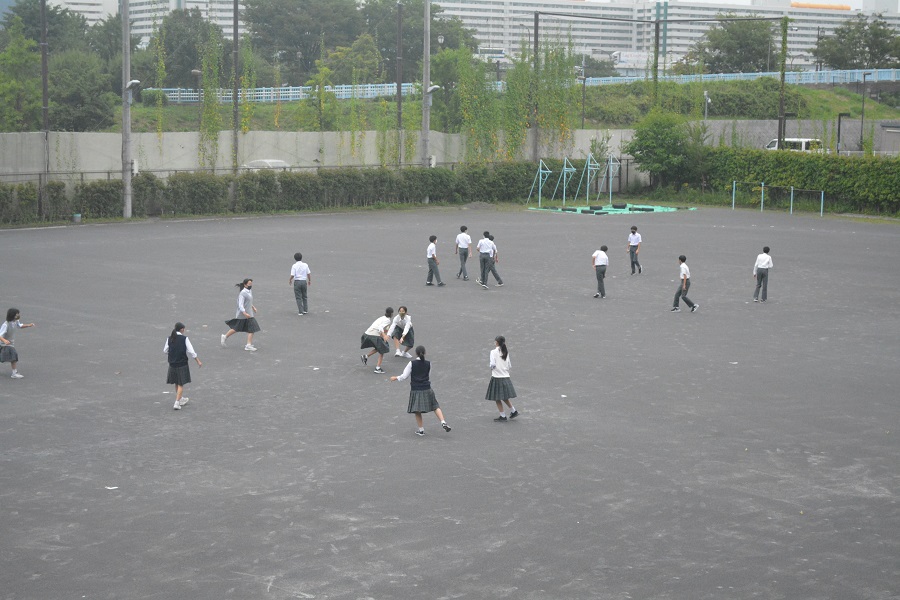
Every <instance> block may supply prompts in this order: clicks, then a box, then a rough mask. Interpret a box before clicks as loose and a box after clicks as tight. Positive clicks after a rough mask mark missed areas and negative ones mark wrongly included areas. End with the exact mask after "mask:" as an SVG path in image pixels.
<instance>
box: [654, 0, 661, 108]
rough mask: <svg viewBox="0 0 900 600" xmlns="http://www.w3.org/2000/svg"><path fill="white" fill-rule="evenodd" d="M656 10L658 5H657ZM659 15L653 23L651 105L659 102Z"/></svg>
mask: <svg viewBox="0 0 900 600" xmlns="http://www.w3.org/2000/svg"><path fill="white" fill-rule="evenodd" d="M657 10H659V7H658V5H657ZM659 25H660V22H659V17H658V16H657V19H656V21H655V22H654V23H653V106H657V103H658V102H659Z"/></svg>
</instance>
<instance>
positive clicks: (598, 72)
mask: <svg viewBox="0 0 900 600" xmlns="http://www.w3.org/2000/svg"><path fill="white" fill-rule="evenodd" d="M575 59H576V60H577V59H578V57H577V56H576V57H575ZM584 75H585V76H586V77H618V75H619V72H618V71H616V66H615V64H614V63H613V61H611V60H597V59H596V58H594V57H593V56H588V57H586V58H584Z"/></svg>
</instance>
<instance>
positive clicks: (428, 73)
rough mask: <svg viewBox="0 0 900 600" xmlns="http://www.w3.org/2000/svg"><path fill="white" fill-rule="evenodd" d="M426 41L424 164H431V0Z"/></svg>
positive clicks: (427, 0) (427, 15)
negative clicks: (429, 158)
mask: <svg viewBox="0 0 900 600" xmlns="http://www.w3.org/2000/svg"><path fill="white" fill-rule="evenodd" d="M423 4H424V5H425V24H424V28H423V29H424V31H425V36H424V41H423V43H422V49H423V50H422V166H423V167H427V166H429V160H428V134H429V133H430V132H431V92H432V91H433V90H432V89H431V0H425V2H423Z"/></svg>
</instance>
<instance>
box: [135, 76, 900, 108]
mask: <svg viewBox="0 0 900 600" xmlns="http://www.w3.org/2000/svg"><path fill="white" fill-rule="evenodd" d="M863 73H868V75H866V83H879V82H885V81H897V80H898V75H900V69H857V70H853V71H790V72H787V73H785V75H784V81H785V83H790V84H792V85H846V84H848V83H862V81H863ZM780 76H781V75H780V73H778V72H777V71H775V72H768V73H716V74H706V75H665V76H660V77H659V80H660V81H674V82H675V83H691V82H694V81H749V80H752V79H759V78H761V77H772V78H775V79H778V78H779V77H780ZM647 79H649V77H588V78H587V79H586V80H585V85H591V86H595V85H610V84H614V83H630V82H632V81H644V80H647ZM494 85H495V86H496V87H497V89H498V91H503V89H504V88H505V87H506V86H505V83H504V82H502V81H498V82H494ZM146 89H147V90H152V89H154V88H146ZM401 90H402V91H401V94H402V95H403V96H419V95H421V94H422V86H421V85H419V84H418V83H404V84H402V86H401ZM162 91H163V92H165V94H166V96H167V97H168V99H169V102H173V103H175V104H196V103H197V102H199V101H200V99H201V98H202V91H200V90H197V89H190V88H163V90H162ZM325 91H327V92H333V93H334V95H335V96H337V98H338V99H339V100H349V99H351V98H359V99H372V98H388V99H389V98H393V97H396V95H397V84H396V83H367V84H362V85H334V86H326V87H325ZM314 93H315V88H314V87H313V86H295V87H289V86H284V87H264V88H254V89H252V90H248V91H245V90H241V91H239V94H240V95H241V96H242V97H243V96H244V95H245V94H246V97H247V99H248V100H249V101H250V102H267V103H274V102H296V101H298V100H305V99H307V98H309V97H310V96H312V95H314ZM231 95H232V90H230V89H224V88H220V89H219V90H218V94H217V96H218V99H219V102H221V103H230V102H231Z"/></svg>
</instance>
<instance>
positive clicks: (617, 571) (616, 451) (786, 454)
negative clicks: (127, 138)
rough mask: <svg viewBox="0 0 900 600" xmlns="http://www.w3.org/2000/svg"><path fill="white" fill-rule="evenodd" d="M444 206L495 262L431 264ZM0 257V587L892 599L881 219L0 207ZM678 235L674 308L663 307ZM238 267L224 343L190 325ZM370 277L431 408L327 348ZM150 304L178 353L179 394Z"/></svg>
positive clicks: (894, 449) (47, 591)
mask: <svg viewBox="0 0 900 600" xmlns="http://www.w3.org/2000/svg"><path fill="white" fill-rule="evenodd" d="M460 224H466V225H468V226H469V229H470V232H471V233H472V234H473V237H474V238H475V239H476V240H477V238H478V235H479V234H480V233H481V231H482V230H484V229H489V230H490V231H491V232H493V233H494V234H495V235H496V238H497V239H496V242H497V244H498V246H499V249H500V257H501V262H500V264H499V270H500V273H501V274H502V276H503V279H504V281H505V282H506V285H505V286H504V287H502V288H497V287H491V288H490V289H489V290H487V291H485V290H482V289H480V288H479V287H477V286H476V285H475V283H474V281H470V282H468V283H464V282H460V281H458V280H456V278H455V271H456V257H455V256H453V254H452V252H453V247H452V243H453V239H454V237H455V235H456V233H457V231H458V226H459V225H460ZM632 224H636V225H638V227H639V229H640V232H641V233H642V234H643V237H644V245H643V247H642V252H641V257H642V262H643V264H644V266H645V272H644V274H643V275H640V276H634V277H632V276H631V275H630V271H629V268H628V259H627V255H626V252H625V243H626V236H627V234H628V228H629V227H630V225H632ZM430 234H435V235H437V236H438V238H439V239H438V251H439V252H438V256H439V258H440V260H441V268H442V274H443V276H444V278H445V280H446V281H447V283H448V285H447V286H446V287H444V288H437V287H425V285H424V281H425V273H426V269H427V266H426V261H425V247H426V245H427V243H428V236H429V235H430ZM601 244H607V245H608V246H610V248H611V251H610V256H611V263H612V264H611V266H610V269H609V275H608V278H607V286H606V287H607V292H608V298H607V299H606V300H595V299H593V298H592V294H593V292H594V288H595V280H594V275H593V269H592V268H591V266H590V256H591V253H592V252H593V251H594V250H596V249H597V248H598V247H599V246H600V245H601ZM763 245H769V246H771V247H772V256H773V258H774V262H775V268H774V269H773V270H772V273H771V285H770V300H769V302H768V303H766V304H753V303H752V302H750V299H751V295H752V291H753V285H754V284H753V279H752V277H751V269H752V265H753V261H754V259H755V257H756V255H757V254H758V253H759V252H760V249H761V248H762V246H763ZM296 251H301V252H303V254H304V257H305V258H306V259H307V260H308V262H309V264H310V266H311V268H312V273H313V283H312V286H311V289H310V314H309V315H307V316H304V317H298V316H297V314H296V307H295V305H294V301H293V294H292V291H291V287H289V286H288V276H289V268H290V265H291V263H292V262H293V261H292V255H293V253H294V252H296ZM0 252H2V256H4V258H5V262H4V265H5V266H4V268H3V276H2V278H0V280H2V286H0V298H2V302H0V304H2V308H3V310H4V311H5V309H6V308H7V307H8V306H16V307H18V308H20V309H21V311H22V318H23V320H24V321H26V322H30V321H32V320H33V321H35V322H37V327H36V328H34V329H28V330H24V331H21V332H19V333H18V335H17V337H16V341H17V347H18V350H19V354H20V357H21V361H20V370H21V372H22V373H23V374H24V375H25V378H24V379H22V380H13V379H10V378H9V377H8V376H6V375H7V374H8V366H7V365H2V366H0V369H2V370H0V373H2V374H3V375H4V376H3V377H0V406H2V411H0V598H3V599H17V600H18V599H28V600H33V599H58V598H89V599H110V600H113V599H115V600H122V599H151V598H152V599H156V598H172V599H182V598H203V599H207V598H208V599H217V600H218V599H223V598H240V599H243V598H274V599H287V598H316V599H354V600H355V599H360V598H375V599H379V600H383V599H394V598H396V599H406V598H423V599H432V598H434V599H437V598H466V599H473V600H476V599H477V600H482V599H485V598H516V599H534V600H538V599H540V600H544V599H555V598H559V599H569V598H598V599H610V600H613V599H615V600H619V599H627V598H634V599H649V598H666V599H668V598H672V599H690V600H703V599H716V600H719V599H722V598H741V599H745V598H760V599H765V600H772V599H779V598H785V599H791V600H798V599H810V600H813V599H815V600H821V599H824V598H834V599H841V600H854V599H859V600H863V599H865V600H872V599H887V598H898V597H900V583H898V582H900V563H898V560H897V557H898V556H900V542H898V531H900V505H898V476H897V465H898V464H900V462H898V461H900V436H898V433H897V430H898V418H897V392H896V387H897V386H896V384H897V381H898V378H897V365H898V358H900V335H898V333H900V317H898V311H897V306H898V305H900V290H898V283H900V260H898V259H900V228H898V227H897V226H896V225H886V224H880V223H859V222H854V221H851V220H837V219H829V218H826V219H821V218H818V217H813V216H793V217H791V216H788V215H784V214H774V213H765V214H760V213H755V212H742V211H738V212H732V211H730V210H724V209H702V210H698V211H693V212H678V213H674V214H643V215H634V216H633V217H613V216H608V217H589V216H579V215H568V214H547V213H536V212H535V211H495V210H491V209H481V208H469V209H464V208H458V209H457V208H454V209H430V210H410V211H405V212H400V211H397V212H394V211H374V212H361V213H346V214H328V215H301V216H287V217H268V218H244V219H237V218H235V219H210V220H196V221H178V222H173V221H152V222H140V223H134V224H112V225H83V226H79V227H68V228H57V229H43V230H28V231H24V230H20V231H0ZM682 253H683V254H686V255H687V257H688V264H689V265H690V267H691V270H692V275H693V278H692V279H693V286H692V288H691V294H690V296H691V297H692V299H693V300H694V301H696V302H698V303H700V305H701V309H700V310H699V311H698V312H697V313H693V314H692V313H689V312H687V311H685V312H682V313H679V314H672V313H670V312H668V308H669V306H670V304H671V301H672V296H673V294H674V291H675V286H676V278H677V273H678V270H677V260H676V258H677V256H678V255H679V254H682ZM476 265H477V261H476V260H474V259H473V261H472V262H470V266H471V270H472V272H473V273H474V272H475V270H476V269H477V266H476ZM244 277H253V278H254V281H255V285H254V297H255V304H256V306H257V307H258V308H259V311H260V312H259V315H258V318H259V321H260V324H261V325H262V327H263V331H262V332H260V333H259V334H258V335H257V337H256V340H255V341H256V345H257V347H258V348H259V351H258V352H257V353H255V354H251V353H249V352H244V351H243V350H242V349H241V347H242V345H243V344H242V343H241V339H240V338H239V337H233V338H231V339H230V340H229V344H228V347H227V348H224V349H223V348H220V347H219V345H218V338H219V335H220V334H221V333H223V332H224V330H225V326H224V323H223V322H224V321H225V320H226V319H229V318H231V317H232V316H233V314H234V305H235V298H236V294H237V290H236V288H234V287H233V284H234V283H235V282H237V281H240V280H241V279H243V278H244ZM399 304H406V305H407V306H408V307H409V312H410V314H411V316H412V317H413V322H414V324H415V331H416V340H417V342H418V343H421V344H424V345H425V346H426V347H427V348H428V357H429V358H430V359H431V360H432V361H433V386H434V389H435V391H436V394H437V397H438V399H439V401H440V402H441V405H442V407H443V408H444V411H445V413H446V416H447V418H448V420H449V422H450V424H451V425H452V427H453V431H452V432H451V433H449V434H448V433H444V432H443V431H441V430H440V428H438V427H437V422H436V420H434V418H433V415H426V430H427V435H426V437H425V438H421V439H420V438H418V437H416V436H415V435H413V431H414V421H413V418H412V416H411V415H407V414H406V413H405V409H406V400H407V396H408V389H409V388H408V385H406V384H404V383H390V382H389V381H388V376H389V375H392V374H397V373H399V372H400V371H401V369H402V367H403V366H404V361H402V360H401V359H397V358H394V357H393V356H388V357H386V358H385V365H386V370H387V372H388V373H387V375H375V374H373V373H372V372H371V369H370V368H364V367H363V366H362V365H361V364H360V361H359V350H358V345H359V344H358V340H359V337H360V335H361V334H362V332H363V330H364V329H365V328H366V327H367V326H368V325H369V324H370V323H371V322H372V321H373V320H374V319H375V318H376V317H378V316H379V315H380V314H381V313H382V311H383V309H384V308H385V307H386V306H393V307H394V308H396V307H397V306H398V305H399ZM176 320H182V321H184V322H185V323H187V325H188V335H189V336H190V338H191V340H192V342H193V344H194V345H195V347H196V348H197V349H198V351H199V352H200V356H201V359H202V360H203V361H204V366H203V368H202V369H198V368H197V367H196V365H193V366H192V374H193V377H194V383H192V384H190V385H189V386H188V392H189V394H188V395H189V396H190V397H191V403H190V404H189V405H188V406H187V407H185V409H183V410H181V411H173V410H172V408H171V406H172V402H173V388H172V386H166V385H165V384H164V381H165V371H166V367H165V357H164V356H163V354H162V347H163V343H164V340H165V337H166V336H167V335H168V333H169V331H170V330H171V327H172V325H173V323H174V322H175V321H176ZM498 334H503V335H505V336H506V338H507V340H508V342H509V348H510V352H511V356H512V362H513V370H512V376H513V381H514V382H515V386H516V389H517V391H518V393H519V398H518V399H517V400H516V405H517V407H518V408H519V410H520V411H521V412H522V417H521V418H519V419H517V420H516V421H513V422H509V423H506V424H497V423H494V422H493V421H492V418H493V417H494V416H495V414H496V409H495V408H494V407H493V405H492V404H491V403H488V402H486V401H484V400H483V398H484V391H485V389H486V387H487V383H488V380H489V377H490V373H489V369H488V367H487V356H488V352H489V351H490V349H491V347H492V344H493V338H494V337H495V336H496V335H498Z"/></svg>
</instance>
